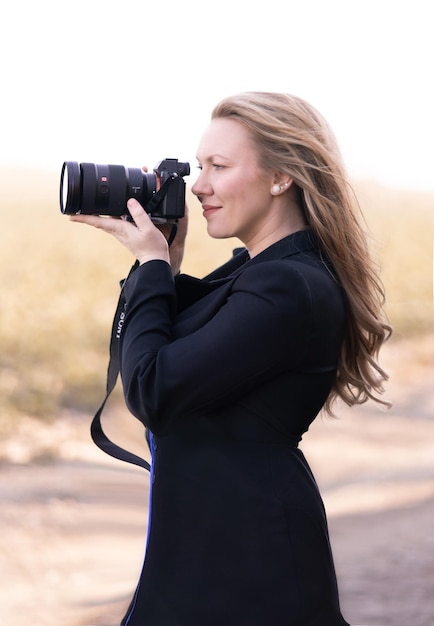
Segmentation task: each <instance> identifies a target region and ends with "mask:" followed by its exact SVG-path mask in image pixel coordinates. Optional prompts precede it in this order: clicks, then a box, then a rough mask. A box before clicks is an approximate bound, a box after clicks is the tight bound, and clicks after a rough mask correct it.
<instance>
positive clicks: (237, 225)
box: [192, 118, 275, 249]
mask: <svg viewBox="0 0 434 626" xmlns="http://www.w3.org/2000/svg"><path fill="white" fill-rule="evenodd" d="M197 159H198V162H199V169H200V174H199V176H198V178H197V180H196V182H195V184H194V185H193V187H192V191H193V193H194V194H195V195H196V196H197V197H198V198H199V200H200V202H201V204H202V208H203V215H204V217H205V219H206V221H207V224H208V226H207V228H208V233H209V234H210V235H211V237H215V238H217V239H221V238H226V237H238V238H239V239H240V240H241V241H242V242H243V243H244V244H245V245H246V247H247V248H249V249H250V248H251V247H253V246H254V245H255V243H256V242H257V241H258V240H261V239H262V238H263V237H264V235H265V236H266V235H267V232H268V230H269V228H270V220H269V218H270V211H271V207H272V205H273V201H274V200H275V198H274V197H273V196H272V195H271V187H272V186H273V182H275V180H274V176H273V173H272V172H267V171H265V170H264V169H262V168H261V167H260V166H259V165H258V152H257V149H256V147H255V145H254V143H253V140H252V138H251V136H250V134H249V132H248V131H247V129H246V128H245V127H244V126H243V125H242V124H240V123H239V122H236V121H234V120H230V119H225V118H217V119H214V120H212V121H211V123H210V125H209V126H208V128H207V129H206V130H205V133H204V134H203V136H202V139H201V141H200V144H199V148H198V152H197Z"/></svg>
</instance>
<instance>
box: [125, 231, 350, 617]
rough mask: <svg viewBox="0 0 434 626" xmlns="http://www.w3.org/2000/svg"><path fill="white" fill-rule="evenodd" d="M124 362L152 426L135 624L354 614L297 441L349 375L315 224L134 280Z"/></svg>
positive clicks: (337, 306) (146, 271) (338, 304)
mask: <svg viewBox="0 0 434 626" xmlns="http://www.w3.org/2000/svg"><path fill="white" fill-rule="evenodd" d="M124 290H125V297H126V302H127V308H126V318H125V322H124V326H123V331H122V335H121V340H120V370H121V377H122V383H123V388H124V394H125V399H126V403H127V406H128V407H129V409H130V411H131V412H132V413H133V414H134V415H135V416H136V417H137V418H138V419H140V420H141V421H142V422H143V424H144V425H145V426H146V427H147V428H148V429H149V430H150V431H151V432H152V434H153V437H152V448H153V468H152V478H151V482H152V490H151V501H150V521H149V531H148V545H147V550H146V557H145V563H144V567H143V571H142V574H141V578H140V581H139V585H138V588H137V591H136V594H135V596H134V599H133V602H132V604H131V607H130V610H129V611H128V613H127V615H126V616H125V618H124V621H123V624H128V625H130V626H139V625H140V626H147V625H149V626H205V625H206V626H214V625H215V626H244V625H245V626H269V625H273V626H283V625H285V626H286V625H288V626H289V625H291V626H298V625H300V626H302V625H303V626H304V625H305V626H307V625H309V626H314V625H318V626H319V625H321V626H337V625H342V624H346V622H345V621H344V620H343V618H342V616H341V613H340V609H339V602H338V595H337V587H336V579H335V574H334V568H333V560H332V556H331V551H330V546H329V542H328V534H327V524H326V518H325V514H324V509H323V506H322V502H321V498H320V496H319V494H318V490H317V487H316V484H315V481H314V479H313V477H312V474H311V471H310V469H309V467H308V465H307V463H306V461H305V459H304V457H303V455H302V453H301V452H300V451H299V450H298V449H297V444H298V442H299V441H300V439H301V437H302V434H303V433H304V432H305V431H306V430H307V429H308V427H309V424H310V423H311V422H312V420H313V419H314V418H315V416H316V415H317V413H318V412H319V410H320V409H321V407H322V405H323V404H324V401H325V400H326V398H327V396H328V393H329V391H330V389H331V386H332V384H333V381H334V378H335V375H336V365H337V360H338V355H339V351H340V347H341V342H342V338H343V332H344V325H345V305H344V298H343V295H342V291H341V288H340V287H339V285H338V282H337V280H336V278H335V277H334V275H333V271H332V269H331V267H330V266H329V265H328V264H327V263H326V262H325V261H324V260H323V259H322V258H321V254H320V251H319V249H318V247H317V245H316V243H315V241H314V239H313V237H312V235H311V234H310V232H309V231H300V232H298V233H295V234H293V235H291V236H289V237H286V238H285V239H283V240H282V241H279V242H278V243H276V244H274V245H273V246H271V247H269V248H268V249H267V250H265V251H264V252H262V253H261V254H259V255H257V256H256V257H254V258H253V259H249V257H248V255H247V252H246V251H241V252H239V253H238V254H236V255H235V256H234V258H233V259H232V260H231V261H229V263H227V264H226V265H224V266H223V267H221V268H219V269H218V270H217V271H216V272H214V273H213V274H210V275H209V276H208V277H206V279H202V280H198V279H194V278H192V277H189V276H184V275H180V276H178V277H177V278H176V279H173V278H172V275H171V269H170V267H169V266H168V264H166V263H165V262H163V261H151V262H149V263H146V264H144V265H143V266H141V267H139V268H138V269H137V270H136V271H135V272H133V273H132V275H131V276H130V277H129V279H128V281H127V282H126V284H125V286H124Z"/></svg>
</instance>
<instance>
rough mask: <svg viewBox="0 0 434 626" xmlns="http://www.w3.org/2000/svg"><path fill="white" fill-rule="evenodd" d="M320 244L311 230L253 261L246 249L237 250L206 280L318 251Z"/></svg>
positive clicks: (261, 254)
mask: <svg viewBox="0 0 434 626" xmlns="http://www.w3.org/2000/svg"><path fill="white" fill-rule="evenodd" d="M317 249H318V244H317V243H316V241H315V237H314V234H313V233H312V231H311V229H310V228H307V229H306V230H299V231H297V232H295V233H292V234H291V235H288V236H287V237H284V238H283V239H280V240H279V241H276V243H273V244H272V245H271V246H269V247H268V248H266V249H265V250H263V251H262V252H260V253H259V254H257V255H256V256H254V257H253V259H251V258H250V257H249V253H248V252H247V250H246V248H237V249H236V250H234V256H233V257H232V259H230V260H229V261H228V262H227V263H225V264H224V265H222V266H221V267H219V268H218V269H217V270H215V271H214V272H212V273H211V274H209V275H208V276H206V277H205V280H209V281H214V280H220V279H222V278H229V277H230V276H236V275H237V274H238V273H239V272H240V271H242V270H244V269H245V268H246V267H247V266H248V267H250V266H252V265H256V264H257V263H262V262H263V261H274V260H277V259H284V258H286V257H289V256H292V255H294V254H299V253H300V252H306V251H308V250H317Z"/></svg>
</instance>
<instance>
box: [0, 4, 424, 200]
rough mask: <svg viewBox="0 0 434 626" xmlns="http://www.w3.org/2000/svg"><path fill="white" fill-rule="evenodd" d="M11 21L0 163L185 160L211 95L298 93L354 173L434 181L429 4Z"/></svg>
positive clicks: (5, 36) (5, 24) (16, 7)
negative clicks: (332, 133) (323, 121)
mask: <svg viewBox="0 0 434 626" xmlns="http://www.w3.org/2000/svg"><path fill="white" fill-rule="evenodd" d="M5 4H6V3H4V4H3V5H2V9H0V11H1V16H0V53H1V59H2V61H1V63H2V82H1V84H2V89H1V112H2V114H1V118H0V119H1V121H0V125H1V126H0V131H1V137H0V145H1V148H0V165H12V166H17V167H20V166H31V167H35V168H50V169H59V170H60V167H61V165H62V163H63V161H64V160H73V161H93V162H97V163H120V164H124V165H127V166H131V167H138V166H140V165H142V164H145V163H146V164H148V165H150V166H153V165H154V164H155V163H156V162H157V161H159V160H161V159H162V158H166V157H171V158H179V159H180V160H183V161H186V160H189V161H191V163H192V166H193V169H194V165H195V158H194V157H195V151H196V146H197V143H198V140H199V138H200V135H201V133H202V131H203V129H204V127H205V126H206V124H207V123H208V120H209V115H210V112H211V109H212V107H213V105H214V104H215V103H216V102H217V101H219V100H220V99H221V98H223V97H224V96H226V95H230V94H233V93H236V92H239V91H245V90H271V91H284V92H288V93H293V94H297V95H299V96H301V97H303V98H305V99H307V100H308V101H309V102H311V103H312V104H313V105H314V106H316V107H317V108H318V109H319V110H320V111H321V112H322V113H323V115H324V116H325V117H326V118H327V119H328V120H329V122H330V124H331V126H332V128H333V129H334V131H335V134H336V135H337V137H338V140H339V143H340V145H341V149H342V152H343V155H344V158H345V161H346V163H347V167H348V169H349V171H350V174H351V176H353V177H354V178H371V179H374V180H377V181H378V182H381V183H383V184H386V185H389V186H392V187H398V188H414V189H430V190H433V189H434V175H433V172H434V159H433V156H432V154H433V153H432V146H433V144H434V124H433V118H432V115H433V111H434V96H433V87H432V64H433V60H434V44H433V36H432V19H431V17H429V16H428V13H430V8H429V5H430V3H429V2H427V1H426V0H412V1H411V2H410V1H405V2H402V1H401V0H356V1H354V0H297V1H296V2H295V1H292V0H281V1H276V0H268V1H267V2H265V1H259V0H256V1H255V0H245V1H244V0H218V1H215V2H209V1H207V0H183V1H182V0H178V1H176V2H175V1H174V0H159V1H158V2H156V1H152V2H150V1H146V0H140V1H138V0H122V2H120V1H119V0H86V1H84V0H75V2H57V3H54V2H52V0H50V1H47V0H40V1H39V2H34V1H30V0H26V1H24V2H19V0H17V1H16V2H14V3H12V2H9V3H8V4H7V5H6V6H5Z"/></svg>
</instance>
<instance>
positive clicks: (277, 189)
mask: <svg viewBox="0 0 434 626" xmlns="http://www.w3.org/2000/svg"><path fill="white" fill-rule="evenodd" d="M281 191H282V189H281V187H280V185H273V186H272V187H271V193H273V194H275V195H277V194H278V193H280V192H281Z"/></svg>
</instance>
